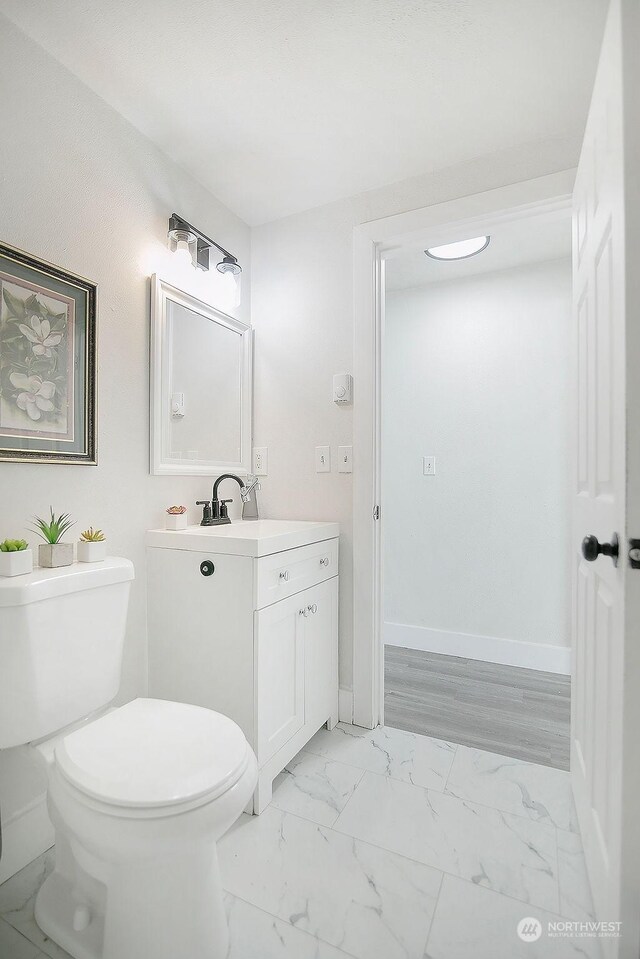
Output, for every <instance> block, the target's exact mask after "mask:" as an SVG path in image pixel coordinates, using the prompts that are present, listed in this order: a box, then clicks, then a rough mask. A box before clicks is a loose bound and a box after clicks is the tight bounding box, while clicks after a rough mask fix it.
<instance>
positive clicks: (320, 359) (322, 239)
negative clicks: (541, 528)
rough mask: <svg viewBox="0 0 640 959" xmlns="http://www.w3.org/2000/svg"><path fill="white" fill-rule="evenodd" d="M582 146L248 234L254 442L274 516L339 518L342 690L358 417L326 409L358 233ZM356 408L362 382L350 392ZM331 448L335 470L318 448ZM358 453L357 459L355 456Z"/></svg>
mask: <svg viewBox="0 0 640 959" xmlns="http://www.w3.org/2000/svg"><path fill="white" fill-rule="evenodd" d="M579 148H580V144H579V143H578V142H577V141H576V140H544V141H536V142H535V143H531V144H524V145H522V146H521V147H519V148H517V149H513V150H512V151H509V152H504V153H496V154H493V155H491V156H486V157H481V158H478V159H476V160H474V161H473V162H472V163H466V164H461V165H460V166H456V167H452V168H449V169H448V170H444V171H440V172H438V173H434V174H431V175H429V176H424V177H419V178H415V179H412V180H406V181H403V182H402V183H398V184H394V185H392V186H389V187H386V188H384V189H381V190H377V191H375V192H372V193H367V194H362V195H360V196H358V197H353V198H351V199H350V200H344V201H340V202H338V203H333V204H330V205H328V206H325V207H321V208H319V209H316V210H310V211H308V212H307V213H304V214H299V215H296V216H291V217H287V218H286V219H283V220H279V221H277V222H274V223H270V224H267V225H265V226H261V227H257V228H255V229H254V230H253V231H252V274H253V283H252V320H253V325H254V328H255V330H256V362H255V399H254V407H255V416H254V442H255V443H256V445H259V446H268V447H269V476H268V477H265V478H264V481H263V483H262V502H263V504H264V507H265V508H266V509H267V511H268V515H270V516H273V517H286V516H295V517H304V518H311V517H315V518H319V519H334V520H337V521H338V522H340V524H341V528H342V538H341V550H342V553H341V562H340V572H341V577H342V578H341V594H340V595H341V598H340V683H341V686H342V687H344V688H350V687H351V685H352V678H353V623H352V616H353V608H352V607H353V604H352V595H351V588H352V484H351V477H350V476H348V475H347V476H345V475H344V474H338V473H337V472H336V465H335V463H336V452H337V450H336V447H337V446H338V444H349V443H351V442H352V438H353V432H352V415H351V410H350V409H349V408H342V409H341V408H338V407H336V406H335V405H334V404H333V403H332V401H331V376H332V374H333V373H336V372H343V371H348V370H350V369H351V368H352V364H353V335H354V331H353V229H354V227H355V226H356V225H358V224H361V223H364V222H367V221H369V220H374V219H377V218H380V217H386V216H391V215H393V214H396V213H401V212H404V211H408V210H413V209H419V208H421V207H425V206H429V205H431V204H435V203H440V202H443V201H445V200H449V199H453V198H456V197H462V196H466V195H469V194H475V193H480V192H482V191H484V190H491V189H495V188H498V187H501V186H505V185H507V184H509V183H517V182H519V181H522V180H527V179H532V178H535V177H538V176H544V175H546V174H548V173H553V172H557V171H560V170H566V169H570V168H571V167H573V166H574V165H575V163H576V162H577V158H578V153H579ZM354 401H355V402H356V403H357V402H358V383H355V385H354ZM326 443H330V444H331V449H332V455H333V466H332V472H331V473H322V474H316V473H315V469H314V459H313V449H314V447H315V446H316V445H321V444H326ZM354 456H357V454H356V453H354Z"/></svg>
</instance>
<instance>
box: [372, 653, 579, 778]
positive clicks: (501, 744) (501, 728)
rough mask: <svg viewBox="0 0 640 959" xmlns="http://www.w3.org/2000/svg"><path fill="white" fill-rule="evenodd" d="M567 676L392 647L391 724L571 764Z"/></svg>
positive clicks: (388, 658)
mask: <svg viewBox="0 0 640 959" xmlns="http://www.w3.org/2000/svg"><path fill="white" fill-rule="evenodd" d="M570 695H571V685H570V679H569V677H568V676H560V675H557V674H556V673H543V672H539V671H538V670H535V669H521V668H519V667H516V666H501V665H497V664H495V663H486V662H481V661H479V660H475V659H462V658H460V657H458V656H442V655H440V654H437V653H425V652H423V651H422V650H416V649H404V648H402V647H399V646H387V647H385V697H384V709H385V719H384V721H385V726H394V727H395V728H396V729H406V730H408V731H409V732H412V733H421V734H423V735H425V736H433V737H435V738H436V739H445V740H447V741H448V742H454V743H462V744H463V745H465V746H475V747H476V748H478V749H486V750H488V751H489V752H494V753H500V754H501V755H504V756H513V757H515V758H516V759H524V760H526V761H528V762H533V763H542V764H543V765H545V766H555V767H556V768H557V769H568V768H569V725H570V703H571V699H570Z"/></svg>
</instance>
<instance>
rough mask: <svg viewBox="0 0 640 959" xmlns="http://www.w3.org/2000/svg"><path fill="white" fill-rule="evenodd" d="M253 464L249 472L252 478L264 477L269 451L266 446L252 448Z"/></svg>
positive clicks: (267, 465)
mask: <svg viewBox="0 0 640 959" xmlns="http://www.w3.org/2000/svg"><path fill="white" fill-rule="evenodd" d="M252 459H253V464H252V469H251V472H252V473H253V475H254V476H266V475H267V470H268V468H269V451H268V449H267V447H266V446H254V447H253V457H252Z"/></svg>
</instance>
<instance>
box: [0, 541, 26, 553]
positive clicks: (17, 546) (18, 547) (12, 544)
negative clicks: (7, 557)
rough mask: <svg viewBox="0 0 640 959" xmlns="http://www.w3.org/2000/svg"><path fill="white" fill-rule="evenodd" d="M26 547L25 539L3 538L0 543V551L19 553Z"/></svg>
mask: <svg viewBox="0 0 640 959" xmlns="http://www.w3.org/2000/svg"><path fill="white" fill-rule="evenodd" d="M28 548H29V544H28V543H27V541H26V539H5V541H4V542H3V543H0V553H21V552H22V550H23V549H28Z"/></svg>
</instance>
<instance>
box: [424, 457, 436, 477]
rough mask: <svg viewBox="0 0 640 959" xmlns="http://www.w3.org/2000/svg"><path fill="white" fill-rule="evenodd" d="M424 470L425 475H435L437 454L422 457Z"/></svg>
mask: <svg viewBox="0 0 640 959" xmlns="http://www.w3.org/2000/svg"><path fill="white" fill-rule="evenodd" d="M422 472H423V474H424V476H435V475H436V458H435V456H423V457H422Z"/></svg>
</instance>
